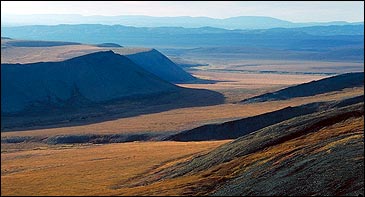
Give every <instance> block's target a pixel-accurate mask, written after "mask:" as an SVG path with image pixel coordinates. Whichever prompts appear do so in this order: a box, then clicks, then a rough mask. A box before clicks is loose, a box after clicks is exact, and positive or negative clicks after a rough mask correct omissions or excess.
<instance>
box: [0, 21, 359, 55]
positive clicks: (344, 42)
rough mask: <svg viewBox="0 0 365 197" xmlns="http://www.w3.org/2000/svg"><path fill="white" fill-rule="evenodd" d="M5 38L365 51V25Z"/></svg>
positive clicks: (31, 32) (57, 31)
mask: <svg viewBox="0 0 365 197" xmlns="http://www.w3.org/2000/svg"><path fill="white" fill-rule="evenodd" d="M1 35H2V36H6V37H11V38H15V39H31V40H57V41H68V42H69V41H71V42H82V43H94V44H96V43H105V42H112V43H117V44H120V45H122V46H144V47H146V46H148V47H153V48H156V47H176V46H178V47H201V46H245V47H248V46H251V47H266V48H281V49H299V50H303V49H310V50H322V49H326V48H327V49H328V48H338V47H347V48H348V47H349V46H354V45H356V46H359V47H363V45H364V44H363V42H364V38H363V37H364V36H363V35H364V25H345V26H316V27H310V28H309V27H308V28H290V29H287V28H274V29H266V30H226V29H220V28H212V27H202V28H181V27H151V28H149V27H129V26H122V25H92V24H84V25H56V26H44V25H34V26H19V27H3V28H1Z"/></svg>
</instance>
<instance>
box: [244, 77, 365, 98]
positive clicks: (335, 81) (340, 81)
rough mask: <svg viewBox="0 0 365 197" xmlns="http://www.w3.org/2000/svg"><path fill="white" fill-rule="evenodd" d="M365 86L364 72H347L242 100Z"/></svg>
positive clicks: (314, 93)
mask: <svg viewBox="0 0 365 197" xmlns="http://www.w3.org/2000/svg"><path fill="white" fill-rule="evenodd" d="M361 86H364V72H358V73H346V74H342V75H337V76H334V77H329V78H325V79H322V80H318V81H312V82H308V83H304V84H300V85H296V86H292V87H288V88H284V89H282V90H279V91H276V92H272V93H266V94H263V95H259V96H255V97H252V98H248V99H245V100H243V101H241V102H242V103H252V102H265V101H275V100H286V99H290V98H295V97H305V96H313V95H316V94H322V93H325V92H331V91H339V90H342V89H345V88H353V87H361Z"/></svg>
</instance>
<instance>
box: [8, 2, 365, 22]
mask: <svg viewBox="0 0 365 197" xmlns="http://www.w3.org/2000/svg"><path fill="white" fill-rule="evenodd" d="M1 14H2V15H3V14H4V15H28V14H81V15H85V16H89V15H104V16H117V15H148V16H206V17H212V18H228V17H235V16H270V17H274V18H278V19H282V20H288V21H291V22H328V21H347V22H359V21H364V2H363V1H295V2H288V1H211V2H209V1H152V2H151V1H89V2H85V1H68V2H66V1H1Z"/></svg>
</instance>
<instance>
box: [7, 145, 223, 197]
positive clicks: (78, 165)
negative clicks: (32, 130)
mask: <svg viewBox="0 0 365 197" xmlns="http://www.w3.org/2000/svg"><path fill="white" fill-rule="evenodd" d="M226 142H228V141H209V142H135V143H134V142H131V143H120V144H107V145H63V146H46V145H43V146H41V147H37V148H34V147H29V146H28V147H26V148H25V149H24V150H19V149H12V148H11V147H6V148H5V147H4V149H3V144H2V153H1V195H112V194H116V191H117V190H116V186H118V185H119V184H120V183H122V182H125V181H127V180H128V179H131V178H133V177H138V176H141V175H144V174H145V173H147V172H149V171H151V170H153V169H155V168H157V167H159V166H160V165H172V164H173V163H174V162H177V161H178V160H181V159H187V158H189V157H191V156H192V155H195V154H202V153H204V152H206V151H209V150H212V149H214V148H216V147H217V146H219V145H221V144H224V143H226ZM5 149H6V150H5ZM4 151H5V152H4ZM6 151H8V152H6Z"/></svg>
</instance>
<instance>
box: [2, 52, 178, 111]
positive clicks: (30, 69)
mask: <svg viewBox="0 0 365 197" xmlns="http://www.w3.org/2000/svg"><path fill="white" fill-rule="evenodd" d="M1 82H2V83H1V93H2V97H1V103H2V105H1V108H2V109H1V110H2V112H8V113H12V112H19V111H22V110H25V109H26V108H27V107H30V106H31V105H34V104H35V103H48V104H56V103H66V102H67V101H68V100H69V99H71V97H72V95H73V94H80V95H81V96H83V97H84V98H85V99H86V100H89V101H90V102H103V101H109V100H113V99H119V98H123V97H131V96H137V95H147V94H152V93H161V92H165V91H170V90H172V89H174V88H176V87H175V86H174V85H172V84H170V83H168V82H166V81H163V80H161V79H159V78H158V77H156V76H155V75H152V74H150V73H149V72H146V71H145V70H143V69H141V68H140V67H139V66H137V65H136V64H135V63H133V62H132V61H131V60H129V59H128V58H126V57H124V56H121V55H117V54H115V53H113V52H111V51H108V52H97V53H92V54H88V55H84V56H81V57H76V58H72V59H70V60H66V61H63V62H43V63H33V64H25V65H24V64H23V65H22V64H2V65H1Z"/></svg>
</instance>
